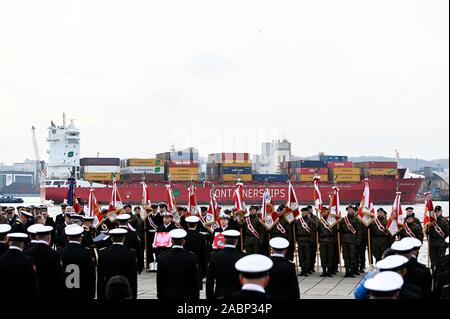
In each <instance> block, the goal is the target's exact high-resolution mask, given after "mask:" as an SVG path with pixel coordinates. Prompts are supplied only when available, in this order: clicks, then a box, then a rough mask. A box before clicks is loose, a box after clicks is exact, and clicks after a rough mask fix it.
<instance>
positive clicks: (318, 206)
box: [313, 176, 323, 217]
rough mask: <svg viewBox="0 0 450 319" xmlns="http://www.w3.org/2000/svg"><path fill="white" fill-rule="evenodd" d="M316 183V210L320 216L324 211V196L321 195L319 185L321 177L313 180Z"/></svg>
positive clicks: (315, 177)
mask: <svg viewBox="0 0 450 319" xmlns="http://www.w3.org/2000/svg"><path fill="white" fill-rule="evenodd" d="M313 183H314V209H315V210H316V214H317V215H318V217H320V216H319V214H320V213H321V212H322V210H323V203H322V194H321V193H320V188H319V183H320V176H314V179H313Z"/></svg>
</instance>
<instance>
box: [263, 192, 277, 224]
mask: <svg viewBox="0 0 450 319" xmlns="http://www.w3.org/2000/svg"><path fill="white" fill-rule="evenodd" d="M277 221H278V213H277V212H276V211H275V209H274V206H273V204H272V197H271V196H270V192H269V190H268V189H267V188H266V190H265V191H264V194H263V200H262V205H261V217H260V222H261V223H262V224H263V225H264V226H265V227H266V228H267V230H270V229H272V227H273V226H274V225H275V224H276V222H277Z"/></svg>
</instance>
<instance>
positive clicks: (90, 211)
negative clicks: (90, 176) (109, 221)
mask: <svg viewBox="0 0 450 319" xmlns="http://www.w3.org/2000/svg"><path fill="white" fill-rule="evenodd" d="M86 211H87V215H88V216H89V217H94V222H93V223H92V224H93V226H94V227H96V226H97V225H98V223H100V222H101V221H102V220H103V215H102V212H101V209H100V205H99V204H98V202H97V198H95V195H94V189H93V188H91V189H90V191H89V199H88V202H87V207H86Z"/></svg>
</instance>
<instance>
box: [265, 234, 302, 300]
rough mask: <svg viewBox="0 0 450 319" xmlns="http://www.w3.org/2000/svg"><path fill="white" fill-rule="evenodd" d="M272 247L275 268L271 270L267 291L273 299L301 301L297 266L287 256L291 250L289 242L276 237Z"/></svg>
mask: <svg viewBox="0 0 450 319" xmlns="http://www.w3.org/2000/svg"><path fill="white" fill-rule="evenodd" d="M269 245H270V247H272V256H271V257H270V259H272V262H273V267H272V269H271V270H270V273H269V274H270V281H269V285H268V286H267V288H266V290H267V293H268V294H269V295H270V297H271V298H272V299H300V289H299V287H298V277H297V273H296V271H295V264H294V263H292V262H291V261H289V260H288V259H287V258H286V257H285V255H286V250H287V249H288V248H289V241H288V240H286V239H284V238H282V237H275V238H272V239H271V240H270V241H269Z"/></svg>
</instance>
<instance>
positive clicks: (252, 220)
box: [242, 206, 266, 254]
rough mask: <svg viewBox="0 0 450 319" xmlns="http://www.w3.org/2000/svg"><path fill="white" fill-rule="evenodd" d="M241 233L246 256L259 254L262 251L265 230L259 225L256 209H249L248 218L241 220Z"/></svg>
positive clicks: (252, 207)
mask: <svg viewBox="0 0 450 319" xmlns="http://www.w3.org/2000/svg"><path fill="white" fill-rule="evenodd" d="M242 232H243V235H244V246H245V252H246V254H260V253H262V252H263V249H264V241H265V237H266V229H265V227H264V226H263V225H262V224H261V223H260V221H259V218H258V215H257V214H256V207H254V206H251V207H250V216H248V217H246V218H243V219H242Z"/></svg>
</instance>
